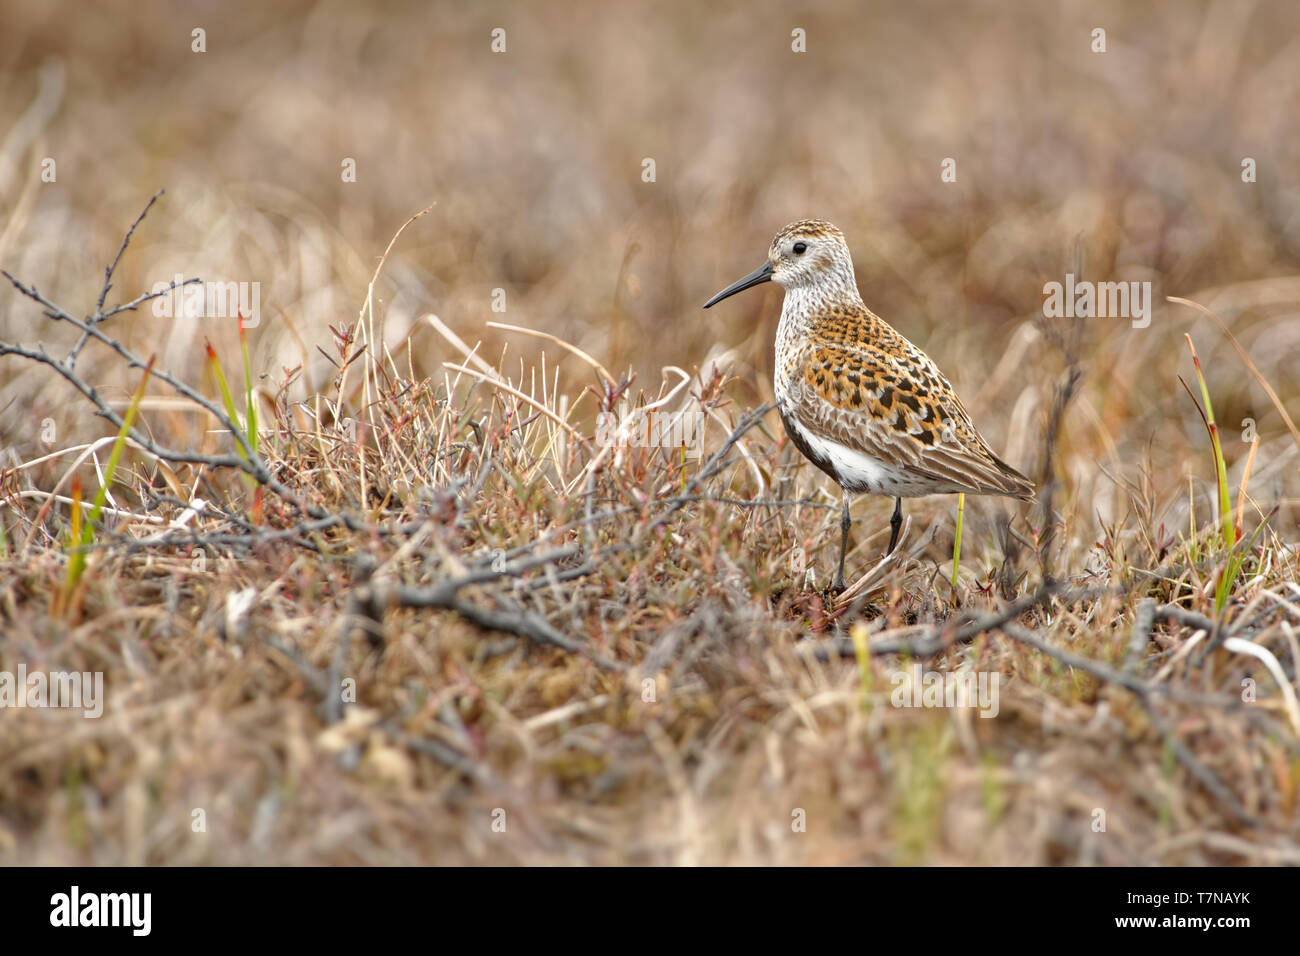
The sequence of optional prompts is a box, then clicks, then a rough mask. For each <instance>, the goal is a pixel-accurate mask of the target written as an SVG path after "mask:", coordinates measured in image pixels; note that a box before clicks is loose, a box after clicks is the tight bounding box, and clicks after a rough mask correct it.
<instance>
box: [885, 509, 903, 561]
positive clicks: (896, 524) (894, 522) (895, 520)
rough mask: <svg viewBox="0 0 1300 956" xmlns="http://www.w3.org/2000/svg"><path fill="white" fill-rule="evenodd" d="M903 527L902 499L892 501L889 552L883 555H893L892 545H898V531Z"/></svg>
mask: <svg viewBox="0 0 1300 956" xmlns="http://www.w3.org/2000/svg"><path fill="white" fill-rule="evenodd" d="M902 526H903V499H902V498H895V499H894V516H893V517H892V518H890V519H889V550H888V551H886V552H885V554H893V553H894V545H896V544H898V529H899V528H901V527H902Z"/></svg>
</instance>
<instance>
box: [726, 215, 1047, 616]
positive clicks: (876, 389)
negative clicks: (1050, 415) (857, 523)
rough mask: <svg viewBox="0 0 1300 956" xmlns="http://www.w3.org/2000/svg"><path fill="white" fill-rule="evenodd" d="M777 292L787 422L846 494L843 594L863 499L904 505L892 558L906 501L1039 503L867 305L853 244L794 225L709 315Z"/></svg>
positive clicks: (922, 361) (932, 373)
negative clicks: (752, 293)
mask: <svg viewBox="0 0 1300 956" xmlns="http://www.w3.org/2000/svg"><path fill="white" fill-rule="evenodd" d="M769 281H771V282H776V283H778V284H779V285H781V286H784V287H785V304H784V305H783V306H782V308H781V322H780V324H779V325H778V326H777V330H776V383H775V384H776V403H777V409H778V411H779V412H780V414H781V422H782V423H783V424H784V425H785V431H786V434H787V435H789V436H790V440H791V441H792V442H794V444H795V446H796V447H797V448H798V449H799V450H800V451H801V452H803V454H804V456H805V457H806V458H807V459H808V460H809V461H811V462H812V463H813V464H814V465H816V466H817V467H818V468H820V469H821V470H822V471H824V472H826V474H828V475H830V476H831V477H832V478H834V479H835V481H836V483H837V484H839V486H840V488H841V490H842V492H843V504H844V510H843V514H842V516H841V519H840V565H839V571H838V572H837V573H836V575H835V582H834V584H833V585H832V586H833V587H834V588H835V590H836V591H842V590H844V586H845V585H844V554H845V551H846V550H847V547H848V540H849V527H850V523H851V522H850V519H849V503H850V502H851V500H852V496H853V495H857V494H875V495H890V496H892V497H893V498H894V514H893V517H892V518H890V521H889V524H890V532H891V533H890V536H889V549H888V550H887V551H886V554H888V553H890V552H892V551H893V550H894V546H895V545H896V544H897V543H898V529H899V527H900V526H901V525H902V523H903V499H904V498H919V497H921V496H923V495H944V494H956V493H961V492H964V493H966V494H969V495H1007V496H1010V497H1015V498H1021V499H1025V500H1030V499H1032V498H1033V494H1034V484H1033V482H1031V481H1030V480H1029V479H1028V478H1026V477H1025V476H1024V475H1022V474H1020V472H1018V471H1016V470H1015V469H1014V468H1012V467H1011V466H1010V465H1008V464H1007V463H1006V462H1004V461H1003V460H1002V459H1001V458H999V457H998V456H997V455H995V454H993V452H992V450H990V448H989V446H988V443H987V442H985V441H984V439H983V438H981V437H980V434H979V432H977V431H976V430H975V426H974V425H972V424H971V420H970V416H969V415H968V414H967V413H966V409H965V408H964V407H963V406H962V403H961V399H959V398H958V397H957V393H956V392H954V391H953V388H952V386H951V385H950V384H948V380H947V379H946V378H944V376H943V373H942V372H940V371H939V368H938V366H936V365H935V364H934V362H933V361H931V360H930V357H929V356H928V355H926V354H925V353H924V352H922V351H921V350H920V349H918V348H917V347H916V346H915V345H913V344H912V343H911V342H909V341H908V340H907V339H905V338H904V337H903V336H902V335H900V334H899V333H898V332H897V331H896V330H895V329H894V328H893V327H892V326H890V325H889V323H887V322H885V320H884V319H882V318H880V317H879V316H878V315H876V314H875V313H874V312H872V311H871V310H870V309H868V308H867V307H866V305H865V304H864V303H863V301H862V296H861V295H860V294H859V293H858V284H857V280H856V279H855V278H854V275H853V258H852V256H850V255H849V247H848V244H847V243H846V242H845V241H844V234H843V233H841V232H840V231H839V230H838V229H836V228H835V227H834V226H832V225H831V224H830V223H829V222H823V221H821V220H819V219H804V220H801V221H799V222H793V223H791V224H790V225H788V226H786V227H785V228H784V229H782V230H781V231H780V232H779V233H777V234H776V238H775V239H773V240H772V245H771V246H770V247H769V248H768V251H767V261H766V262H764V263H763V264H762V265H761V266H760V267H759V268H757V269H755V270H754V271H753V272H751V273H750V274H749V275H747V276H745V278H743V279H741V280H740V281H739V282H735V283H733V284H731V285H729V286H727V287H726V288H725V289H723V290H722V291H721V292H719V293H718V294H717V295H715V296H714V297H713V298H712V299H710V300H709V301H708V302H706V303H704V307H705V308H706V309H707V308H709V306H711V305H714V304H716V303H718V302H721V301H722V300H723V299H725V298H727V296H730V295H735V294H736V293H737V292H740V291H742V290H744V289H748V288H750V287H751V286H756V285H758V284H759V283H762V282H769Z"/></svg>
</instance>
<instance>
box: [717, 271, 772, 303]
mask: <svg viewBox="0 0 1300 956" xmlns="http://www.w3.org/2000/svg"><path fill="white" fill-rule="evenodd" d="M771 281H772V262H771V260H768V261H767V262H764V263H763V264H762V265H761V266H759V267H758V268H757V269H755V270H754V271H753V272H751V273H750V274H749V275H747V276H745V278H743V279H741V280H740V281H739V282H733V283H731V285H729V286H727V287H726V288H725V289H723V290H722V291H721V292H719V293H718V294H717V295H715V296H714V297H713V298H712V299H710V300H709V301H708V302H705V303H704V307H705V308H706V309H707V308H708V307H709V306H711V305H716V304H717V303H719V302H721V301H722V300H723V299H725V298H726V297H727V296H729V295H735V294H736V293H737V292H744V291H745V290H746V289H748V288H749V287H750V286H755V285H758V284H759V283H761V282H771Z"/></svg>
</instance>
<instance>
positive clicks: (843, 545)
mask: <svg viewBox="0 0 1300 956" xmlns="http://www.w3.org/2000/svg"><path fill="white" fill-rule="evenodd" d="M843 494H844V512H843V514H842V515H841V516H840V569H839V571H838V572H836V574H835V583H834V584H832V585H831V590H832V591H834V592H835V593H836V594H839V593H840V592H841V591H843V590H844V588H845V587H847V585H845V583H844V552H846V551H848V549H849V526H850V525H852V524H853V521H852V520H851V519H850V518H849V493H848V492H847V491H845V492H843Z"/></svg>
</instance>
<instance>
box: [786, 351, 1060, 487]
mask: <svg viewBox="0 0 1300 956" xmlns="http://www.w3.org/2000/svg"><path fill="white" fill-rule="evenodd" d="M886 328H887V327H886ZM889 331H891V332H892V331H893V330H892V329H891V330H889ZM893 338H895V339H896V341H886V342H885V343H884V344H885V346H886V348H888V349H889V350H888V351H887V350H886V348H882V347H880V346H878V345H876V344H874V343H870V342H858V343H843V342H837V343H833V344H832V343H828V342H825V341H821V342H818V341H815V340H810V341H808V342H807V343H806V344H805V345H804V347H803V348H802V349H800V350H799V354H798V355H796V356H794V357H793V358H794V361H793V362H792V363H791V365H792V367H791V370H790V374H789V376H788V378H787V382H788V389H787V391H788V400H789V404H790V412H791V413H792V414H793V415H794V416H795V417H796V419H797V420H798V422H799V423H800V424H801V425H803V426H804V427H805V428H808V429H811V430H812V431H814V432H815V433H817V434H820V435H822V436H824V437H826V438H828V439H831V440H832V441H835V442H838V443H839V444H841V445H844V446H846V447H848V448H851V449H853V450H854V451H858V452H861V453H863V454H865V455H869V456H871V457H872V458H875V459H878V460H880V461H884V462H887V463H890V464H894V465H898V466H901V467H905V468H906V469H908V470H909V471H911V472H912V473H914V474H916V475H917V476H920V477H926V478H930V479H932V480H933V481H935V482H938V483H948V484H951V485H952V486H953V490H954V491H965V492H969V493H971V494H1000V495H1011V496H1013V497H1017V498H1026V499H1028V498H1032V497H1033V493H1034V485H1033V482H1031V481H1030V480H1029V479H1028V478H1026V477H1025V476H1024V475H1022V474H1020V473H1019V472H1018V471H1016V470H1015V469H1014V468H1012V467H1011V466H1010V465H1008V464H1007V463H1006V462H1004V461H1002V459H1000V458H998V456H997V455H995V454H993V452H992V450H990V449H989V446H988V444H987V443H986V442H985V441H984V439H983V438H981V437H980V434H979V432H977V431H976V430H975V426H974V425H973V424H971V420H970V416H969V415H968V414H967V413H966V409H965V408H964V407H963V406H962V403H961V400H960V399H959V398H958V397H957V395H956V393H955V392H954V391H953V389H952V386H951V385H949V384H948V380H947V379H945V378H944V377H943V374H942V373H941V372H940V371H939V369H938V367H937V366H936V365H935V364H934V362H933V361H931V360H930V358H929V356H927V355H926V354H925V353H924V352H922V351H921V350H920V349H918V348H916V347H915V346H913V345H912V344H911V343H910V342H908V341H907V340H906V339H904V338H903V337H902V336H901V335H898V334H897V333H894V336H893Z"/></svg>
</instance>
